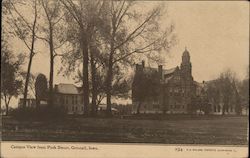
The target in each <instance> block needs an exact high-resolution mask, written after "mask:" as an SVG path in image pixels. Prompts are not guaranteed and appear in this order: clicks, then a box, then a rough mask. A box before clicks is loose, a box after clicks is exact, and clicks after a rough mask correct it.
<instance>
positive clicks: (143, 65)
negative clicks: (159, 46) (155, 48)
mask: <svg viewBox="0 0 250 158" xmlns="http://www.w3.org/2000/svg"><path fill="white" fill-rule="evenodd" d="M141 64H142V68H144V67H145V61H144V60H142V61H141Z"/></svg>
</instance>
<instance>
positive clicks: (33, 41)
mask: <svg viewBox="0 0 250 158" xmlns="http://www.w3.org/2000/svg"><path fill="white" fill-rule="evenodd" d="M36 20H37V9H36V1H35V18H34V22H33V25H32V41H31V48H30V58H29V64H28V71H27V75H26V80H25V87H24V94H23V107H26V101H27V94H28V86H29V78H30V70H31V65H32V59H33V56H34V47H35V35H36V32H35V29H36Z"/></svg>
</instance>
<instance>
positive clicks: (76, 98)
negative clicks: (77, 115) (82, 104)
mask: <svg viewBox="0 0 250 158" xmlns="http://www.w3.org/2000/svg"><path fill="white" fill-rule="evenodd" d="M75 104H78V103H77V96H75Z"/></svg>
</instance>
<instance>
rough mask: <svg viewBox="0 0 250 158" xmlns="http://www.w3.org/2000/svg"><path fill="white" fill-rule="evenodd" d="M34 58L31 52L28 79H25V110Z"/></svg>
mask: <svg viewBox="0 0 250 158" xmlns="http://www.w3.org/2000/svg"><path fill="white" fill-rule="evenodd" d="M32 45H33V44H32ZM32 58H33V53H32V52H31V53H30V59H29V64H28V70H27V74H26V79H25V86H24V94H23V107H24V108H25V107H26V102H27V95H28V86H29V79H30V70H31V65H32Z"/></svg>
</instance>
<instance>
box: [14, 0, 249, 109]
mask: <svg viewBox="0 0 250 158" xmlns="http://www.w3.org/2000/svg"><path fill="white" fill-rule="evenodd" d="M141 3H144V4H145V5H146V6H151V4H155V3H158V2H156V1H154V2H153V1H145V2H141ZM160 3H165V4H166V6H167V9H168V12H167V13H168V14H166V15H164V16H163V22H162V23H163V25H164V22H165V21H166V23H167V22H169V21H171V22H172V23H173V24H174V25H175V29H176V30H175V32H176V34H177V38H178V43H177V45H175V46H174V47H173V48H172V49H171V51H170V53H169V54H166V59H167V61H166V64H165V65H164V68H171V67H174V66H179V65H180V63H181V56H182V53H183V51H184V50H185V47H187V50H188V51H189V53H190V56H191V63H192V74H193V78H194V80H196V81H198V82H202V81H203V80H205V81H208V80H211V79H215V78H216V77H217V76H218V75H219V74H220V73H221V72H222V71H224V70H226V69H228V68H229V69H231V70H233V71H235V72H236V74H237V76H238V78H240V79H243V78H244V77H245V76H246V74H247V67H249V3H248V2H247V1H238V2H237V1H203V2H202V1H167V2H160ZM13 43H14V44H13V49H14V51H16V52H17V51H19V52H20V51H22V50H23V51H27V50H25V49H24V45H23V43H22V42H20V41H18V40H14V41H13ZM39 47H41V48H43V51H42V53H39V54H37V55H36V56H34V59H33V67H32V70H31V71H32V73H34V74H37V73H44V74H45V75H46V76H47V78H49V50H48V48H46V47H44V46H39ZM146 64H147V63H146ZM26 67H27V65H25V66H24V68H25V69H26ZM59 68H60V59H59V58H57V59H56V65H55V77H54V83H55V84H58V83H74V81H73V80H72V79H71V78H67V77H63V76H62V74H57V71H58V70H59ZM12 103H13V104H16V103H17V100H16V99H13V101H12Z"/></svg>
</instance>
